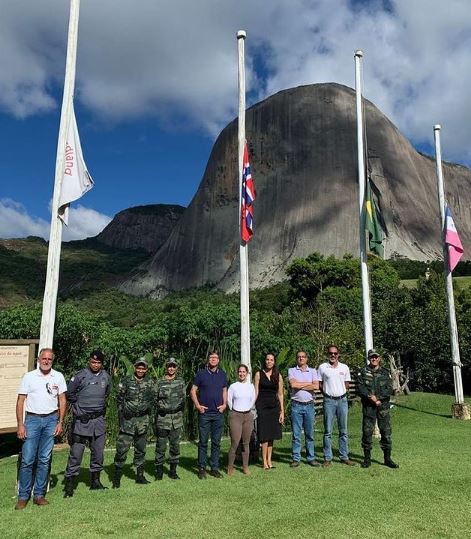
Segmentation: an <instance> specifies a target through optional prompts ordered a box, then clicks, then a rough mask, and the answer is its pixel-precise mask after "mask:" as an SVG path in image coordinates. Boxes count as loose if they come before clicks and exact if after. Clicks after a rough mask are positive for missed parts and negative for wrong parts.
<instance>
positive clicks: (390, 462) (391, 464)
mask: <svg viewBox="0 0 471 539" xmlns="http://www.w3.org/2000/svg"><path fill="white" fill-rule="evenodd" d="M383 452H384V465H385V466H387V467H388V468H392V469H393V470H395V469H396V468H399V464H396V463H395V462H394V461H393V460H392V459H391V450H390V449H385V450H384V451H383Z"/></svg>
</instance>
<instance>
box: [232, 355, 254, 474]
mask: <svg viewBox="0 0 471 539" xmlns="http://www.w3.org/2000/svg"><path fill="white" fill-rule="evenodd" d="M248 373H249V369H248V368H247V366H246V365H239V369H238V376H239V381H238V382H235V383H233V384H231V385H230V386H229V390H228V392H227V404H228V406H229V409H230V413H229V428H230V431H231V448H230V450H229V458H228V466H227V475H234V460H235V455H236V451H237V448H238V447H239V443H240V440H241V438H242V445H243V446H244V451H243V453H242V470H243V472H244V474H246V475H250V471H249V443H250V436H251V435H252V430H253V415H252V408H253V405H254V404H255V387H254V385H253V384H252V383H251V382H250V381H248V380H247V375H248Z"/></svg>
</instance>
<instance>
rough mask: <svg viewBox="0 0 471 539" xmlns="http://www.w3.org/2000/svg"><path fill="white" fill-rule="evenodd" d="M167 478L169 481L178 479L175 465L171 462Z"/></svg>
mask: <svg viewBox="0 0 471 539" xmlns="http://www.w3.org/2000/svg"><path fill="white" fill-rule="evenodd" d="M168 476H169V477H170V479H180V478H179V477H178V475H177V463H176V462H171V463H170V471H169V472H168Z"/></svg>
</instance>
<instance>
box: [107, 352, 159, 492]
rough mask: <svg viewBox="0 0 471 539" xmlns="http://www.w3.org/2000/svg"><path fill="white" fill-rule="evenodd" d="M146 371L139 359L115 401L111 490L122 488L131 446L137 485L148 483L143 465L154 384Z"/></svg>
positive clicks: (120, 387) (143, 363)
mask: <svg viewBox="0 0 471 539" xmlns="http://www.w3.org/2000/svg"><path fill="white" fill-rule="evenodd" d="M148 367H149V366H148V364H147V361H146V360H145V359H144V358H141V359H138V360H137V361H136V362H135V363H134V374H133V375H132V376H125V377H124V378H123V379H122V380H121V382H120V384H119V392H118V398H117V401H118V412H119V435H118V439H117V440H116V455H115V458H114V476H113V488H119V487H120V486H121V476H122V475H123V466H124V464H125V462H126V457H127V454H128V451H129V448H130V447H131V444H134V465H135V466H136V483H138V484H140V485H146V484H148V483H149V481H148V480H147V479H146V478H145V476H144V462H145V456H146V443H147V431H148V429H149V415H150V412H151V409H152V404H153V396H154V382H153V380H151V379H150V378H149V377H148V376H146V374H147V370H148Z"/></svg>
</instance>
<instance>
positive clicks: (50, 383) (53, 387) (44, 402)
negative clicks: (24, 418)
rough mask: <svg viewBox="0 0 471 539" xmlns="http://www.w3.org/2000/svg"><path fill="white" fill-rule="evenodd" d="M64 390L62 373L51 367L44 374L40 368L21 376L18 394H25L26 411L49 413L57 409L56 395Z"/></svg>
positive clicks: (65, 386)
mask: <svg viewBox="0 0 471 539" xmlns="http://www.w3.org/2000/svg"><path fill="white" fill-rule="evenodd" d="M66 391H67V384H66V383H65V379H64V376H63V374H62V373H60V372H59V371H56V370H54V369H51V370H50V371H49V373H48V374H46V375H44V374H43V373H42V372H41V370H40V369H35V370H34V371H30V372H27V373H26V374H25V375H24V376H23V378H22V380H21V384H20V387H19V389H18V395H26V411H27V412H31V413H33V414H50V413H51V412H54V411H55V410H57V409H58V401H57V397H58V396H59V395H61V394H62V393H65V392H66Z"/></svg>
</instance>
